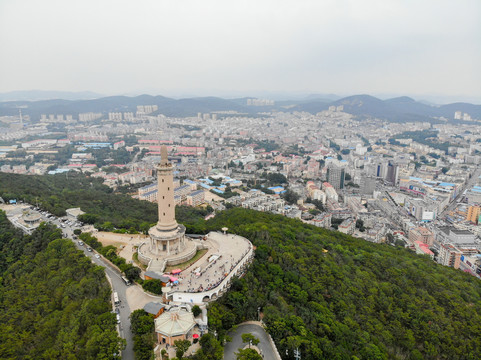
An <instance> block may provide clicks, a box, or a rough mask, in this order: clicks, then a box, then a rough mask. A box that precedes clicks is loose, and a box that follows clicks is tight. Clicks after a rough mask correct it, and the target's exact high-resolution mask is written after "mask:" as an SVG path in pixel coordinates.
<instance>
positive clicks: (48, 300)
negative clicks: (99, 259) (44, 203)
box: [0, 211, 124, 359]
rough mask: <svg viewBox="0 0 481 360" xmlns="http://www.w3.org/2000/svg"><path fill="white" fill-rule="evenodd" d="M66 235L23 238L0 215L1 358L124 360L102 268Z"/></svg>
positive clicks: (45, 231)
mask: <svg viewBox="0 0 481 360" xmlns="http://www.w3.org/2000/svg"><path fill="white" fill-rule="evenodd" d="M61 236H62V233H61V231H60V230H58V229H57V228H56V227H54V226H51V225H45V224H42V225H40V227H39V228H38V229H37V230H35V232H34V233H33V234H32V235H31V236H26V235H23V234H22V233H21V232H20V231H19V230H16V229H15V228H13V226H12V225H11V224H10V222H9V221H8V220H7V217H6V215H5V213H4V212H3V211H0V358H1V359H120V356H119V355H115V354H120V349H121V346H123V344H124V340H122V339H120V338H119V337H118V335H117V331H116V319H115V314H112V312H111V309H112V305H111V303H110V287H109V285H108V283H107V279H106V278H105V274H104V272H103V269H102V268H101V267H100V266H94V265H92V264H91V262H90V260H89V259H88V258H87V257H85V256H84V255H83V254H82V253H81V252H80V251H79V250H77V249H76V248H75V246H74V245H73V244H72V242H71V241H70V240H65V239H61Z"/></svg>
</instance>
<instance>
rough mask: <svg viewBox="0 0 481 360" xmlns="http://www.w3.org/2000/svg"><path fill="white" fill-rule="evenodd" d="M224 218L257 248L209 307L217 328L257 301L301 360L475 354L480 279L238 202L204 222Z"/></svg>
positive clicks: (219, 223) (212, 225)
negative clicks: (237, 277) (248, 264)
mask: <svg viewBox="0 0 481 360" xmlns="http://www.w3.org/2000/svg"><path fill="white" fill-rule="evenodd" d="M224 226H227V227H228V228H229V232H233V233H236V234H240V235H243V236H245V237H247V238H249V239H250V240H251V241H252V242H253V243H254V245H255V246H256V247H257V250H256V256H255V261H254V263H253V265H252V267H251V268H250V269H249V271H248V272H247V274H246V276H245V277H243V278H242V279H241V280H238V281H236V282H235V283H234V284H233V287H232V288H231V290H230V291H229V292H228V293H227V294H226V295H224V296H223V297H222V298H221V299H220V300H219V301H218V302H216V303H214V304H213V305H212V306H211V308H210V311H209V326H210V327H211V328H215V329H217V331H218V332H219V333H220V334H221V336H223V335H224V334H225V331H226V330H227V329H229V328H230V327H231V326H232V325H234V324H236V323H239V322H241V321H245V320H248V319H256V318H257V309H258V307H261V312H262V313H263V315H264V322H265V323H266V324H267V329H268V331H269V333H270V334H271V335H272V337H273V338H274V340H275V342H276V344H277V345H278V348H279V352H280V353H281V354H285V353H286V350H287V349H289V352H292V349H294V348H296V347H299V349H300V350H301V353H302V359H305V360H307V359H313V360H318V359H450V360H452V359H473V360H474V359H479V356H480V354H481V325H480V324H481V282H480V281H479V280H478V279H476V278H474V277H472V276H470V275H468V274H465V273H463V272H461V271H458V270H454V269H452V268H448V267H444V266H441V265H438V264H435V263H433V261H432V260H431V259H430V258H428V257H424V256H419V255H415V254H414V253H411V252H409V251H408V250H405V249H404V248H394V247H392V246H389V245H379V244H372V243H369V242H367V241H364V240H361V239H355V238H352V237H350V236H347V235H343V234H341V233H339V232H330V231H327V230H325V229H321V228H316V227H313V226H310V225H305V224H303V223H301V222H300V221H298V220H293V219H288V218H285V217H283V216H278V215H272V214H268V213H260V212H255V211H251V210H246V209H241V208H234V209H231V210H228V211H225V212H223V213H220V214H219V215H217V216H216V217H215V218H214V219H212V220H209V221H208V222H207V224H206V228H207V229H211V230H214V229H216V230H219V229H221V228H222V227H224ZM283 358H284V355H283Z"/></svg>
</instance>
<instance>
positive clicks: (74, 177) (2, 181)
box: [0, 172, 207, 232]
mask: <svg viewBox="0 0 481 360" xmlns="http://www.w3.org/2000/svg"><path fill="white" fill-rule="evenodd" d="M102 181H103V180H102V179H100V178H93V177H88V176H85V175H83V174H76V173H74V172H69V173H68V175H66V174H58V175H45V176H29V175H18V174H6V173H0V196H1V197H3V198H4V199H5V200H10V199H17V200H23V201H25V202H27V203H29V204H32V205H36V204H38V205H39V206H40V207H41V208H42V209H44V210H47V211H49V212H51V213H52V214H55V215H57V216H63V215H65V210H66V209H69V208H72V207H80V208H81V209H82V211H84V212H86V214H85V215H82V219H81V220H82V221H84V222H87V223H91V224H95V225H96V226H97V227H98V228H99V229H104V230H108V231H111V230H113V229H126V230H131V231H143V232H146V231H147V230H148V229H149V228H150V227H151V226H152V225H153V224H154V223H156V222H157V219H158V215H157V204H154V203H151V202H148V201H141V200H137V199H133V198H132V197H131V196H128V195H120V194H113V193H112V189H111V188H109V187H108V186H106V185H103V184H102ZM205 215H207V211H205V210H195V209H193V208H188V207H183V206H181V207H179V206H178V207H176V216H177V219H178V220H179V221H185V222H186V223H188V224H189V223H192V224H193V223H195V222H196V221H198V220H202V219H203V216H205Z"/></svg>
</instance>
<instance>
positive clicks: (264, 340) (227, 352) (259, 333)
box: [224, 322, 279, 360]
mask: <svg viewBox="0 0 481 360" xmlns="http://www.w3.org/2000/svg"><path fill="white" fill-rule="evenodd" d="M247 333H250V334H252V335H254V336H255V337H256V338H258V339H259V340H260V341H259V344H258V345H257V347H258V348H259V349H260V350H261V351H262V354H263V357H264V360H279V358H278V357H277V354H276V349H274V348H273V347H272V345H271V342H270V340H269V335H268V334H267V332H266V331H265V330H264V328H263V327H262V326H260V325H259V324H258V323H256V322H249V323H243V324H240V325H238V326H237V328H236V329H235V330H234V331H232V332H230V333H229V336H231V337H232V341H230V342H228V343H226V344H225V346H224V360H235V359H236V356H235V353H236V352H237V351H238V350H239V349H242V348H244V346H246V344H245V343H243V342H242V334H247Z"/></svg>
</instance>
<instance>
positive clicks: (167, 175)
mask: <svg viewBox="0 0 481 360" xmlns="http://www.w3.org/2000/svg"><path fill="white" fill-rule="evenodd" d="M160 157H161V160H160V164H159V165H157V202H158V205H159V222H158V223H157V229H159V230H162V231H171V230H174V229H175V228H177V226H178V224H177V221H176V220H175V203H174V174H173V167H172V163H170V162H169V160H168V158H167V147H166V146H165V145H162V147H161V149H160Z"/></svg>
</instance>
